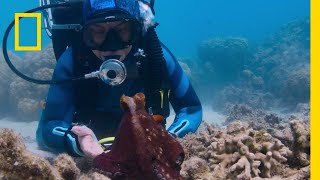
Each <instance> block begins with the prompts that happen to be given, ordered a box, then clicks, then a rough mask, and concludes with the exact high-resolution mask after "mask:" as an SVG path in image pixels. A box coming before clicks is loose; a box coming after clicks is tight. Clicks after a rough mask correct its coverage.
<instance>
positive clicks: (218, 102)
mask: <svg viewBox="0 0 320 180" xmlns="http://www.w3.org/2000/svg"><path fill="white" fill-rule="evenodd" d="M236 104H246V105H247V106H250V107H255V109H268V108H269V107H270V106H276V105H278V101H277V100H276V99H275V98H274V95H272V94H271V93H268V92H264V91H262V90H257V89H253V88H248V87H245V86H242V87H241V86H236V85H229V86H225V87H224V88H222V89H221V90H220V91H218V92H217V93H216V95H215V96H214V98H213V103H212V107H213V108H214V109H215V110H219V111H222V112H223V111H224V112H226V111H228V109H230V107H233V106H235V105H236Z"/></svg>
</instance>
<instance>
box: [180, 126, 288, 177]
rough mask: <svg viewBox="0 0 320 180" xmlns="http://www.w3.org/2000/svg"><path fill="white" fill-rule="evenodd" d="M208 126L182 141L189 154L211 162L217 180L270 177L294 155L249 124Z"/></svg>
mask: <svg viewBox="0 0 320 180" xmlns="http://www.w3.org/2000/svg"><path fill="white" fill-rule="evenodd" d="M206 127H207V129H206V131H201V132H199V134H198V135H195V134H189V135H187V137H186V138H185V139H182V140H181V143H182V145H183V146H184V148H185V152H186V153H187V154H189V157H192V156H198V157H200V158H202V159H203V160H205V161H206V162H207V163H208V164H207V165H208V169H210V171H212V173H211V174H212V175H213V176H214V177H215V178H216V179H217V178H218V179H226V178H230V179H251V178H254V177H257V178H258V177H262V178H270V177H272V176H273V175H274V174H277V169H279V168H280V167H283V166H284V165H283V163H285V162H286V161H287V158H289V157H292V152H291V150H289V148H288V147H286V146H284V145H283V144H282V143H281V141H280V140H278V139H275V138H273V137H272V136H271V135H270V134H268V133H266V132H265V131H255V130H252V129H251V128H250V127H249V125H248V124H246V123H242V122H240V121H235V122H233V123H231V124H229V125H228V126H227V128H226V129H225V130H219V129H217V128H214V127H213V126H211V125H208V124H207V125H206ZM190 140H191V141H190ZM190 144H193V146H190ZM189 161H190V160H189ZM189 161H188V160H187V161H186V162H189ZM197 161H199V160H197ZM190 163H191V162H189V164H190ZM202 164H203V163H202ZM203 169H205V168H203ZM188 171H191V170H190V168H189V169H188ZM182 173H184V174H185V175H188V174H190V173H188V172H183V171H182ZM202 173H203V172H202ZM186 177H187V178H188V176H186Z"/></svg>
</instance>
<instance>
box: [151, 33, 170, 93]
mask: <svg viewBox="0 0 320 180" xmlns="http://www.w3.org/2000/svg"><path fill="white" fill-rule="evenodd" d="M146 39H147V46H146V53H147V55H148V58H149V59H152V60H151V61H149V65H148V67H149V72H150V77H149V78H150V80H151V81H152V82H150V85H151V86H150V88H151V90H152V91H157V92H159V90H160V89H161V84H162V79H163V78H162V77H161V76H162V75H163V69H164V65H165V60H164V57H163V51H162V47H161V43H160V40H159V38H158V35H157V33H156V31H155V28H154V27H152V28H149V29H148V32H147V38H146Z"/></svg>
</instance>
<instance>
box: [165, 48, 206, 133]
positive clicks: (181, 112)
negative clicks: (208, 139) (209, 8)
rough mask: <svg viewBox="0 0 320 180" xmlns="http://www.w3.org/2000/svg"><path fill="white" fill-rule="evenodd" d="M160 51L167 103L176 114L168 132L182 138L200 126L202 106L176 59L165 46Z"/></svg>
mask: <svg viewBox="0 0 320 180" xmlns="http://www.w3.org/2000/svg"><path fill="white" fill-rule="evenodd" d="M162 49H163V53H164V58H165V60H166V66H167V73H168V80H169V85H170V88H171V93H170V97H169V101H170V104H171V105H172V107H173V109H174V111H175V113H176V116H175V119H174V121H173V123H172V125H171V126H170V127H169V128H168V132H170V133H172V134H175V135H177V136H178V137H183V136H184V135H186V134H187V133H189V132H195V131H196V130H197V129H198V127H199V126H200V123H201V121H202V106H201V103H200V101H199V98H198V96H197V94H196V92H195V91H194V89H193V87H192V85H191V83H190V81H189V79H188V77H187V76H186V74H185V73H184V72H183V70H182V68H181V66H180V64H179V63H178V61H177V60H176V58H175V57H174V56H173V54H172V53H171V52H170V50H169V49H168V48H167V47H166V46H164V45H162Z"/></svg>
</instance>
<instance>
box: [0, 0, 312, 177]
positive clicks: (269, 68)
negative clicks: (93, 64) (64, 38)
mask: <svg viewBox="0 0 320 180" xmlns="http://www.w3.org/2000/svg"><path fill="white" fill-rule="evenodd" d="M38 5H39V2H38V1H37V0H13V1H0V12H1V16H0V39H1V47H0V48H2V38H3V34H4V32H5V29H6V27H7V26H8V24H9V23H10V22H11V21H12V20H13V18H14V13H17V12H24V11H26V10H29V9H31V8H34V7H37V6H38ZM155 11H156V21H157V22H158V23H159V26H158V28H157V32H158V35H159V37H160V40H161V41H162V42H163V43H164V44H165V45H166V46H168V47H169V49H170V50H171V51H172V52H173V54H174V55H175V56H176V57H177V59H178V60H179V62H180V63H181V66H182V68H183V70H184V71H185V73H186V74H187V76H188V77H189V79H190V82H191V84H192V85H193V87H194V89H195V91H196V92H197V95H198V96H199V98H200V100H201V102H202V107H203V108H202V109H203V121H205V122H208V123H210V124H213V125H215V126H217V127H220V128H224V127H225V126H226V125H227V123H229V122H232V121H234V120H238V119H239V120H243V121H246V120H248V119H249V120H253V121H257V120H259V121H265V124H268V123H269V124H272V128H276V126H275V127H273V125H274V124H273V123H274V122H272V118H268V117H275V119H276V120H279V119H281V121H282V119H283V121H282V122H286V123H287V122H288V120H290V119H292V118H293V117H294V118H296V119H299V120H303V121H305V122H308V121H309V116H310V105H309V100H310V94H309V93H310V76H309V75H310V62H309V60H310V51H309V50H310V46H309V43H310V21H309V16H310V1H308V0H242V1H241V0H240V1H239V0H202V1H195V0H184V1H181V0H180V1H179V0H156V4H155ZM35 24H36V22H35V19H22V20H21V21H20V45H35V42H36V41H35V40H36V33H35V30H36V29H35ZM13 34H14V33H13V31H11V34H10V36H9V41H8V43H9V44H8V48H9V50H10V51H12V53H13V54H15V55H17V56H19V57H20V58H19V57H15V58H14V59H15V60H16V61H15V63H14V64H17V65H18V66H19V68H21V69H22V70H23V71H26V72H28V73H30V74H28V75H29V76H34V77H42V76H49V77H51V75H50V74H49V72H50V70H52V71H53V69H52V66H54V65H55V60H54V58H53V57H54V56H53V53H51V51H50V48H49V50H48V49H45V47H47V46H48V45H49V44H50V43H51V40H50V39H49V38H48V37H47V35H46V33H45V30H42V32H41V38H42V47H43V50H44V51H42V52H40V53H37V52H31V53H30V52H25V51H21V52H20V51H15V50H14V36H13ZM17 59H18V60H19V61H21V62H19V61H17ZM23 60H30V61H23ZM47 60H48V61H47ZM49 60H51V61H49ZM1 61H2V62H1ZM48 67H49V68H48ZM45 68H47V69H45ZM48 69H49V70H48ZM39 70H43V71H39ZM35 72H37V73H38V74H37V73H35ZM39 72H40V73H39ZM48 74H49V75H48ZM39 75H40V76H39ZM46 94H47V89H46V87H45V86H38V85H35V84H31V83H29V82H25V81H23V80H21V79H20V78H16V77H15V76H14V75H13V73H12V72H10V70H9V69H8V67H7V66H6V64H5V62H4V61H3V58H2V51H1V52H0V129H2V128H13V129H14V130H15V131H16V132H19V133H21V135H22V136H23V137H24V140H25V141H26V144H27V148H28V150H30V151H32V152H35V153H36V154H38V155H40V156H43V157H47V158H48V157H52V156H54V155H52V154H51V153H48V152H44V151H41V150H39V149H38V146H37V144H36V140H35V132H36V129H37V125H38V119H39V112H40V110H41V109H40V105H39V104H40V102H41V101H42V100H43V99H44V98H45V97H46ZM8 109H10V112H8ZM174 119H175V113H174V112H173V110H171V114H170V116H169V117H168V119H167V122H168V123H167V127H168V126H169V125H170V124H171V123H172V122H173V120H174ZM270 119H271V120H270ZM268 121H269V122H268ZM270 121H271V123H270ZM257 127H258V126H257ZM279 127H280V126H279ZM260 128H262V129H263V128H265V127H260ZM309 154H310V152H309ZM0 179H1V172H0Z"/></svg>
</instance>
